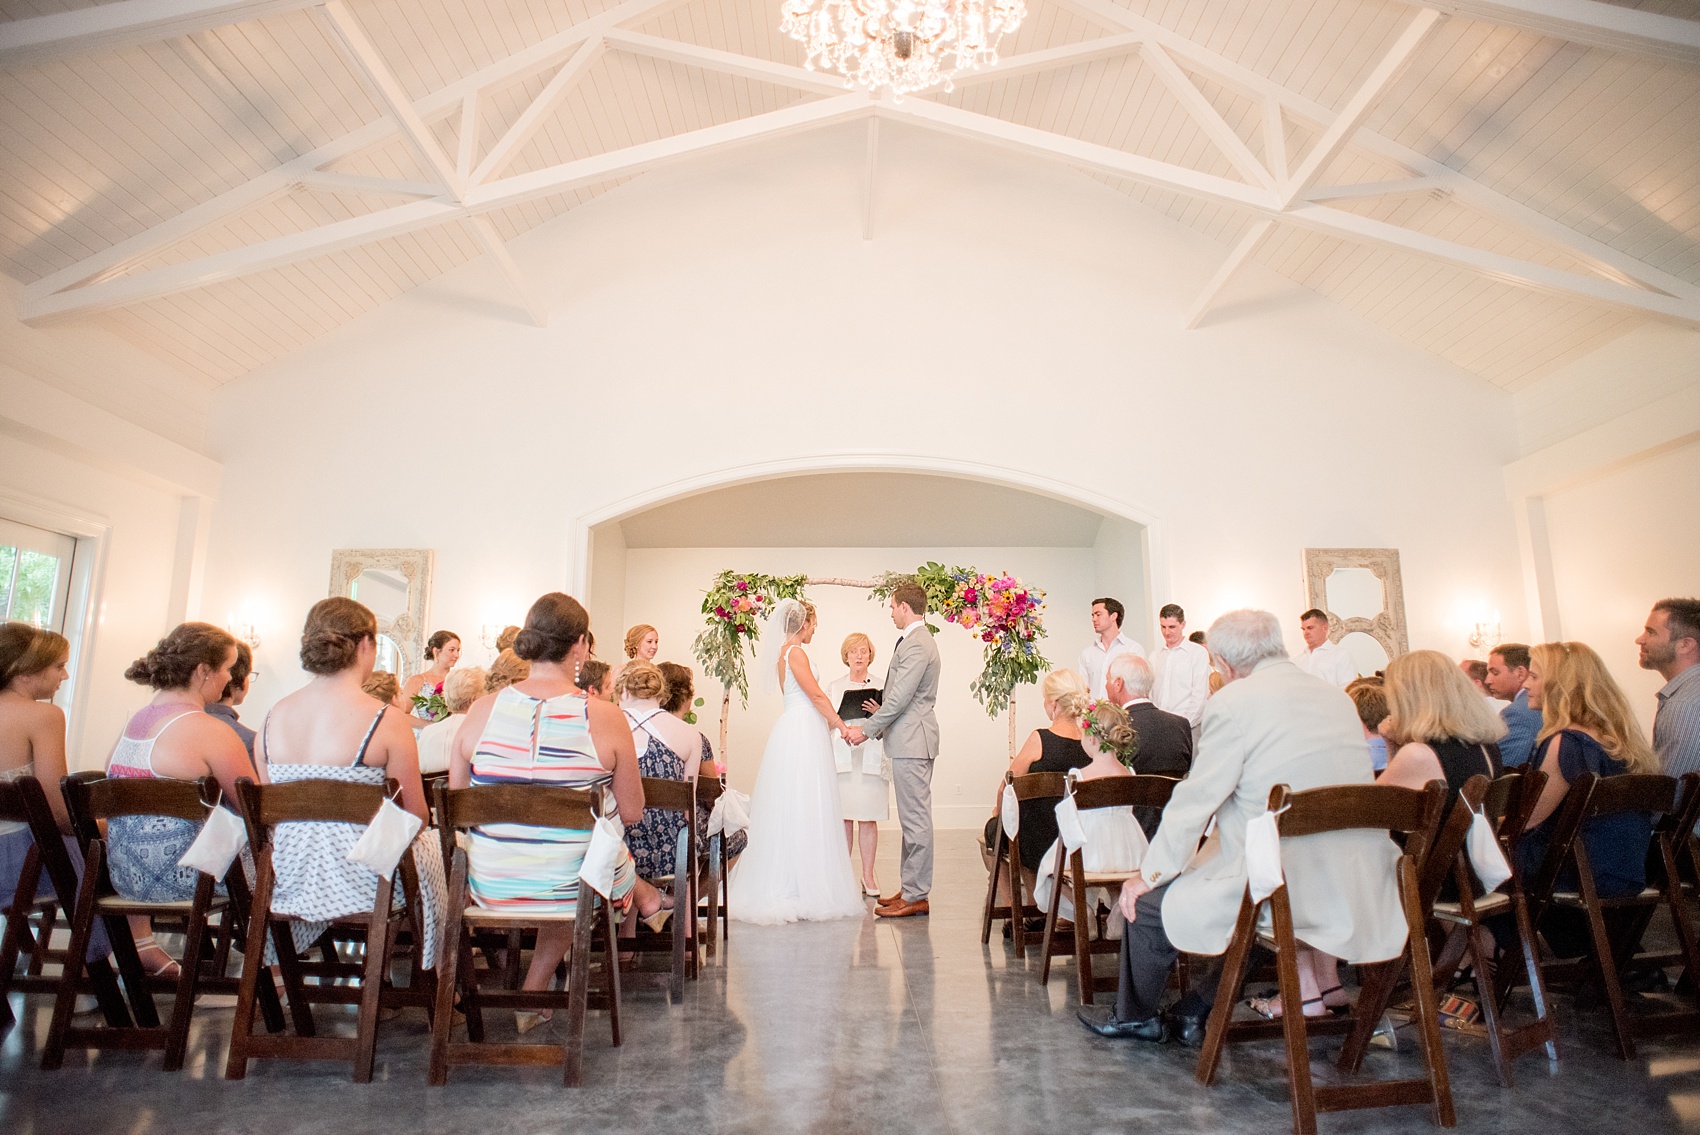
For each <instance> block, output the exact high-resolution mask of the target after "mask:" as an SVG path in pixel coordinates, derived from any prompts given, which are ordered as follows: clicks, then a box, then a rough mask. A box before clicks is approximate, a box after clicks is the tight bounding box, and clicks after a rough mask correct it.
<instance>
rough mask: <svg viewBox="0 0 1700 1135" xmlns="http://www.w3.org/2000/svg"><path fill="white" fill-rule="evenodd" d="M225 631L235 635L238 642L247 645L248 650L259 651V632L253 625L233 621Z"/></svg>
mask: <svg viewBox="0 0 1700 1135" xmlns="http://www.w3.org/2000/svg"><path fill="white" fill-rule="evenodd" d="M225 629H226V630H228V631H229V632H230V633H231V634H233V635H235V636H236V638H237V640H238V641H239V642H245V643H247V644H248V649H249V650H258V649H260V630H259V628H258V627H256V626H255V625H254V624H253V623H239V622H237V621H235V620H234V619H233V620H231V622H230V623H229V624H228V625H227V626H226V628H225Z"/></svg>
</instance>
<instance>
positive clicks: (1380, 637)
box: [1304, 548, 1411, 659]
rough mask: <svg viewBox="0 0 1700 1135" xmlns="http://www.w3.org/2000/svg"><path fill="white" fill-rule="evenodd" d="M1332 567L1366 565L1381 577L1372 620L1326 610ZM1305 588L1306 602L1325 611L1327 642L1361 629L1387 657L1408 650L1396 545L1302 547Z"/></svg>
mask: <svg viewBox="0 0 1700 1135" xmlns="http://www.w3.org/2000/svg"><path fill="white" fill-rule="evenodd" d="M1335 568H1367V569H1369V570H1370V571H1372V572H1374V573H1375V576H1376V578H1377V579H1379V580H1381V611H1380V613H1378V614H1377V615H1376V616H1375V617H1374V618H1372V619H1364V618H1350V619H1343V618H1341V617H1340V616H1339V615H1336V614H1335V613H1334V612H1333V611H1330V610H1329V609H1328V577H1329V576H1330V575H1333V574H1334V569H1335ZM1304 570H1305V591H1306V594H1307V596H1308V599H1309V602H1310V605H1311V606H1312V607H1315V608H1317V609H1318V610H1321V611H1327V612H1328V641H1329V642H1339V641H1340V640H1341V639H1342V638H1345V637H1346V636H1347V635H1349V634H1351V633H1352V632H1353V631H1362V632H1363V633H1364V634H1367V635H1369V636H1370V637H1371V638H1373V639H1375V641H1377V642H1379V643H1380V644H1381V648H1382V649H1383V650H1385V651H1387V657H1388V658H1389V659H1393V658H1397V657H1399V656H1400V655H1401V654H1404V653H1405V652H1406V651H1408V650H1410V649H1411V646H1410V639H1409V637H1408V635H1407V633H1406V629H1405V584H1404V581H1403V579H1402V578H1401V576H1400V574H1399V549H1397V548H1306V549H1305V554H1304Z"/></svg>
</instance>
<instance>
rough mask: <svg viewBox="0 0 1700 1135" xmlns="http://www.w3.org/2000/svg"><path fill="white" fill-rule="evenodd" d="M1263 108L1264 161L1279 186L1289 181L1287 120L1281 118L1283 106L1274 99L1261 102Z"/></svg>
mask: <svg viewBox="0 0 1700 1135" xmlns="http://www.w3.org/2000/svg"><path fill="white" fill-rule="evenodd" d="M1261 105H1262V107H1263V160H1264V161H1266V162H1268V163H1269V172H1270V174H1272V175H1273V176H1274V178H1275V182H1276V184H1277V185H1279V184H1280V183H1281V182H1284V181H1286V180H1287V120H1286V119H1285V118H1283V117H1282V116H1281V104H1280V103H1279V102H1277V101H1275V100H1274V99H1263V100H1261Z"/></svg>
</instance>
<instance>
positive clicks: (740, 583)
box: [738, 579, 750, 591]
mask: <svg viewBox="0 0 1700 1135" xmlns="http://www.w3.org/2000/svg"><path fill="white" fill-rule="evenodd" d="M749 589H750V585H749V584H748V583H747V582H745V581H744V580H741V579H740V580H739V581H738V590H739V591H748V590H749Z"/></svg>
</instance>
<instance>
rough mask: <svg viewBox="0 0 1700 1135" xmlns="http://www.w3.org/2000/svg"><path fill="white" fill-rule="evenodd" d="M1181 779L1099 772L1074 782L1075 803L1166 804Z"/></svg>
mask: <svg viewBox="0 0 1700 1135" xmlns="http://www.w3.org/2000/svg"><path fill="white" fill-rule="evenodd" d="M1179 783H1180V781H1178V780H1176V779H1175V778H1174V777H1172V776H1146V775H1139V776H1100V777H1096V778H1094V779H1092V780H1077V781H1075V783H1074V806H1075V807H1077V808H1079V809H1080V810H1081V811H1083V812H1084V811H1087V810H1088V809H1091V808H1158V809H1161V808H1163V807H1166V806H1167V805H1168V803H1169V797H1170V796H1172V795H1173V794H1174V791H1175V785H1177V784H1179Z"/></svg>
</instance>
